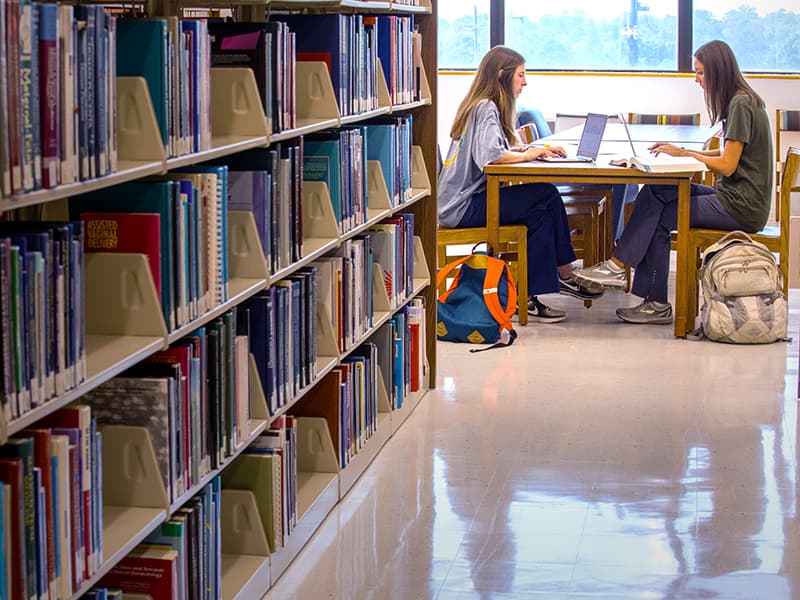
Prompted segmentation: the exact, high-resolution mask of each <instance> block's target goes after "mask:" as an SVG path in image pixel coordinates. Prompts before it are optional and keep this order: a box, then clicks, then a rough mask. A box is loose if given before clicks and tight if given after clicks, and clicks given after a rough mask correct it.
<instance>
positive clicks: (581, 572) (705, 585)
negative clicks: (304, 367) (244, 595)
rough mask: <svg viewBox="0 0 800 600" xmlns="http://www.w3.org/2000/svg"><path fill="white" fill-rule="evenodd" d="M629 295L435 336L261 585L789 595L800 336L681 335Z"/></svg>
mask: <svg viewBox="0 0 800 600" xmlns="http://www.w3.org/2000/svg"><path fill="white" fill-rule="evenodd" d="M622 298H624V297H623V296H621V295H614V294H607V297H606V298H604V300H603V301H602V302H599V303H595V304H596V305H595V306H594V307H593V308H592V310H591V311H582V312H578V309H577V308H576V305H575V304H574V303H569V302H568V301H567V300H562V299H558V298H556V299H554V301H553V302H552V304H553V305H555V306H559V307H561V308H564V309H566V310H569V311H570V319H569V320H568V321H565V322H564V323H562V324H558V325H551V326H549V327H544V326H538V327H537V326H530V327H528V328H526V329H525V330H523V335H521V337H520V339H519V340H518V341H517V342H516V343H515V344H514V346H513V347H512V348H510V349H508V350H500V351H492V352H487V353H483V354H478V355H469V354H468V352H467V349H466V347H465V346H460V345H456V344H440V345H439V382H440V387H439V388H438V389H437V390H436V391H435V392H433V393H431V394H429V395H428V396H427V397H426V398H425V399H424V400H423V403H422V404H421V405H420V406H419V407H418V408H417V410H416V411H415V413H414V414H413V415H412V416H411V417H410V419H409V421H408V422H407V423H406V424H405V425H404V427H403V428H402V429H401V430H400V431H399V432H398V433H397V434H396V435H395V436H394V437H393V438H392V439H390V440H389V442H388V443H387V445H386V447H385V448H384V450H383V451H382V452H381V454H380V455H379V456H378V458H377V459H376V460H375V461H374V463H373V465H372V466H371V467H370V469H369V470H368V471H367V473H366V474H365V475H364V476H363V477H362V479H361V480H360V481H359V482H358V483H357V484H356V486H355V487H354V488H353V490H352V491H351V492H350V494H349V495H348V496H347V497H346V498H345V499H344V500H343V501H342V502H340V504H339V505H338V506H337V507H336V509H335V510H334V513H333V514H332V516H331V517H330V518H329V519H328V521H326V523H325V524H324V525H323V527H322V529H321V530H320V532H318V534H317V536H315V539H314V540H312V542H311V543H310V544H309V546H308V547H307V548H306V550H305V551H304V552H303V553H302V554H301V556H300V557H299V558H298V559H297V561H295V563H294V564H293V565H292V567H291V568H290V569H289V571H287V573H286V574H285V575H284V577H283V578H282V579H281V580H280V581H279V582H278V584H277V585H276V586H275V587H274V589H273V590H272V592H271V593H270V594H269V595H268V598H271V599H278V598H302V599H304V600H305V599H316V598H342V599H345V598H346V599H348V600H350V599H361V598H368V599H376V600H377V599H381V600H383V599H384V598H392V599H394V598H398V599H403V600H406V599H417V598H418V599H429V598H438V599H440V600H450V599H456V598H457V599H459V600H464V599H470V598H478V599H482V600H483V599H511V598H513V599H515V600H516V599H527V598H531V599H537V600H541V599H542V598H548V599H549V598H553V599H561V598H573V597H574V598H593V599H598V598H607V599H615V600H626V599H631V598H659V599H660V598H664V599H676V600H678V599H681V600H682V599H692V600H694V599H712V598H719V599H724V600H727V599H729V598H748V599H759V600H760V599H764V600H783V599H792V598H800V582H798V581H797V577H798V575H797V573H798V572H800V569H799V568H800V560H799V559H800V548H799V547H798V544H800V541H798V540H800V523H798V518H797V515H798V507H797V497H798V493H797V492H798V490H797V479H798V478H797V465H798V455H797V452H798V449H797V437H798V414H800V413H798V411H797V406H796V400H797V393H796V392H797V364H798V363H797V360H798V358H797V357H798V348H797V342H793V343H792V344H790V345H789V344H783V345H771V346H758V347H739V346H726V345H723V344H714V343H711V342H707V343H691V342H686V341H683V340H674V339H672V337H671V332H670V331H667V330H668V329H669V328H652V327H651V328H648V327H644V328H639V327H624V326H619V325H618V324H617V323H616V322H615V318H614V317H613V310H614V309H615V308H616V307H617V306H618V305H619V304H620V303H621V300H620V299H622ZM792 319H793V320H792V324H791V327H792V331H794V330H796V329H797V311H796V310H795V311H793V312H792ZM795 338H797V336H795Z"/></svg>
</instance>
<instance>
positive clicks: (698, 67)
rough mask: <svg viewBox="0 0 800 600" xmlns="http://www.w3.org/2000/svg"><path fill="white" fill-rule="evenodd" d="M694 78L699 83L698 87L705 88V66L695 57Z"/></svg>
mask: <svg viewBox="0 0 800 600" xmlns="http://www.w3.org/2000/svg"><path fill="white" fill-rule="evenodd" d="M694 80H695V81H696V82H697V83H699V84H700V87H701V88H703V89H705V88H706V85H705V68H704V67H703V63H701V62H700V61H699V60H697V59H696V58H695V59H694Z"/></svg>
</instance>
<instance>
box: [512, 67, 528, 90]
mask: <svg viewBox="0 0 800 600" xmlns="http://www.w3.org/2000/svg"><path fill="white" fill-rule="evenodd" d="M526 85H528V82H527V81H525V65H520V66H518V67H517V68H516V69H515V70H514V79H512V82H511V87H512V89H513V90H514V98H519V95H520V93H522V88H524V87H525V86H526Z"/></svg>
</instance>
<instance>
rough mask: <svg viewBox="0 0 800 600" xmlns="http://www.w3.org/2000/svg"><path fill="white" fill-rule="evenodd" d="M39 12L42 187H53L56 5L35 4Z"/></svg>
mask: <svg viewBox="0 0 800 600" xmlns="http://www.w3.org/2000/svg"><path fill="white" fill-rule="evenodd" d="M36 6H37V9H38V11H39V66H40V76H39V83H40V87H39V99H40V119H39V121H40V123H41V131H42V186H43V187H45V188H52V187H55V186H56V185H58V183H59V167H60V160H59V157H60V148H59V134H60V127H61V126H60V123H59V110H58V98H59V90H60V87H61V83H60V73H59V65H60V59H59V47H58V6H57V5H55V4H45V3H42V4H37V5H36Z"/></svg>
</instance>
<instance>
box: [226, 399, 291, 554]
mask: <svg viewBox="0 0 800 600" xmlns="http://www.w3.org/2000/svg"><path fill="white" fill-rule="evenodd" d="M297 424H298V423H297V419H296V418H295V417H293V416H290V415H281V416H279V417H277V418H276V419H275V420H274V421H273V422H272V424H271V425H270V427H269V429H267V430H266V431H264V432H263V433H262V434H261V435H259V436H258V437H257V438H256V439H255V440H253V443H252V444H250V446H248V447H247V448H246V449H245V451H244V452H243V453H242V454H241V455H240V456H239V457H237V458H236V460H235V461H233V464H231V465H230V466H229V467H228V468H227V469H225V471H224V472H223V473H222V485H223V488H225V489H235V490H248V491H251V492H253V495H254V497H255V499H256V505H257V507H258V512H259V517H260V518H261V524H262V526H263V528H264V534H265V536H266V538H267V543H268V544H269V549H270V551H271V552H276V551H277V550H279V549H280V548H282V547H283V546H285V545H286V540H287V538H288V536H289V535H291V533H292V531H293V530H294V528H295V526H296V525H297V519H298V514H297Z"/></svg>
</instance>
